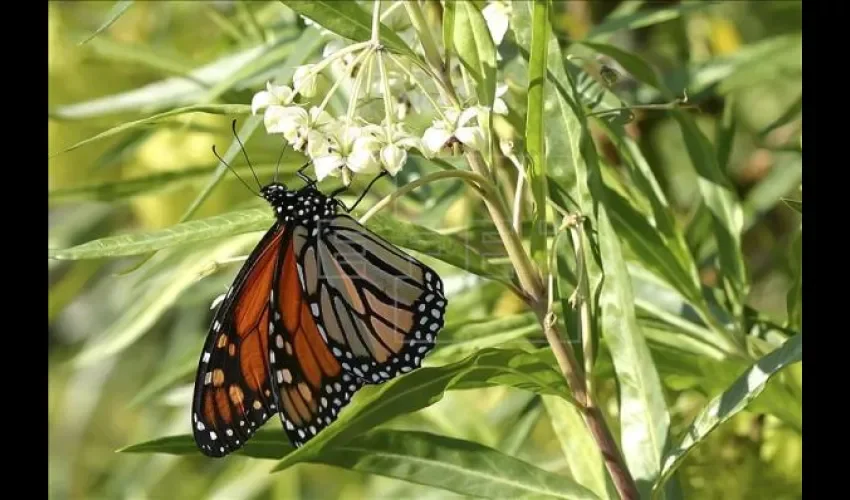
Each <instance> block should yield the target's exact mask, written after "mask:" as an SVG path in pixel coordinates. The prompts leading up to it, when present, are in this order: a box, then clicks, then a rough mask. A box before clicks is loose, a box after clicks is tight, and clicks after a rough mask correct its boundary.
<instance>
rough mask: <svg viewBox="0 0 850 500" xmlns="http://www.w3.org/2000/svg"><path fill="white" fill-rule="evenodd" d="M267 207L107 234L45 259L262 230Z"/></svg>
mask: <svg viewBox="0 0 850 500" xmlns="http://www.w3.org/2000/svg"><path fill="white" fill-rule="evenodd" d="M272 220H273V218H272V215H271V214H270V213H269V211H268V210H261V209H253V210H243V211H239V212H231V213H228V214H225V215H216V216H214V217H209V218H206V219H198V220H193V221H189V222H183V223H181V224H176V225H174V226H171V227H168V228H165V229H159V230H154V231H145V232H138V233H133V234H124V235H120V236H109V237H106V238H101V239H97V240H94V241H89V242H87V243H83V244H82V245H77V246H74V247H71V248H66V249H49V250H48V251H47V255H48V258H50V259H57V260H79V259H97V258H102V257H125V256H128V255H139V254H144V253H147V252H152V251H154V250H161V249H163V248H168V247H171V246H175V245H182V244H186V243H192V242H196V241H203V240H208V239H212V238H221V237H225V236H232V235H235V234H240V233H247V232H251V231H263V230H266V229H268V228H269V227H270V226H271V224H272Z"/></svg>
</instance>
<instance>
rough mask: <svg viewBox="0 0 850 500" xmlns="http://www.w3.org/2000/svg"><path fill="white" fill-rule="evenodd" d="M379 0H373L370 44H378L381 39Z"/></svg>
mask: <svg viewBox="0 0 850 500" xmlns="http://www.w3.org/2000/svg"><path fill="white" fill-rule="evenodd" d="M380 27H381V0H375V3H374V4H373V5H372V45H373V46H374V45H378V44H379V43H381V42H380V40H381V32H380V29H381V28H380Z"/></svg>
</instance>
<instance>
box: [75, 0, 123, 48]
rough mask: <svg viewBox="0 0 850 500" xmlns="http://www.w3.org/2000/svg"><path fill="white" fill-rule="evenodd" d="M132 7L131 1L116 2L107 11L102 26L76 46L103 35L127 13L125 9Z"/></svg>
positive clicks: (121, 0) (119, 0)
mask: <svg viewBox="0 0 850 500" xmlns="http://www.w3.org/2000/svg"><path fill="white" fill-rule="evenodd" d="M132 5H133V0H118V1H117V2H115V5H113V6H112V8H111V9H109V13H108V14H107V15H106V21H104V22H103V24H101V25H100V26H99V27H98V28H97V29H96V30H95V31H94V33H92V34H91V35H89V36H87V37H86V38H85V39H83V40H82V41H81V42H80V43H78V44H77V45H83V44H85V43H86V42H88V41H89V40H91V39H92V38H94V37H96V36H97V35H99V34H101V33H103V32H104V31H106V30H107V29H109V27H110V26H112V24H113V23H114V22H115V21H117V20H118V18H119V17H121V15H122V14H124V13H125V12H127V9H129V8H130V7H131V6H132Z"/></svg>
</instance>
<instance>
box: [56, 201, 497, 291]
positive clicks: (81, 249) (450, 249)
mask: <svg viewBox="0 0 850 500" xmlns="http://www.w3.org/2000/svg"><path fill="white" fill-rule="evenodd" d="M360 212H362V211H360ZM273 222H274V217H273V215H272V214H271V213H270V211H269V210H267V209H259V208H257V209H250V210H242V211H236V212H230V213H227V214H224V215H216V216H213V217H208V218H205V219H198V220H193V221H188V222H181V223H179V224H175V225H173V226H171V227H168V228H165V229H158V230H153V231H145V232H138V233H134V234H124V235H120V236H109V237H106V238H101V239H97V240H94V241H89V242H87V243H83V244H81V245H77V246H74V247H71V248H66V249H48V252H47V253H48V258H50V259H57V260H78V259H96V258H102V257H126V256H128V255H139V254H144V253H148V252H153V251H156V250H161V249H163V248H168V247H172V246H176V245H183V244H187V243H192V242H198V241H204V240H209V239H214V238H223V237H226V236H233V235H237V234H242V233H247V232H252V231H265V230H267V229H268V228H269V227H271V225H272V223H273ZM366 227H367V228H369V229H371V230H372V231H374V232H375V233H377V234H378V235H380V236H383V237H384V238H386V239H387V240H389V241H390V242H392V243H393V244H396V245H398V246H401V247H405V248H408V249H410V250H414V251H417V252H421V253H423V254H426V255H429V256H431V257H433V258H436V259H439V260H442V261H443V262H446V263H448V264H451V265H453V266H457V267H459V268H461V269H464V270H467V271H469V272H472V273H475V274H478V275H480V276H483V277H485V278H490V279H495V280H497V281H501V282H503V283H510V275H509V274H508V270H507V269H508V268H507V267H505V266H502V265H495V264H491V263H490V262H489V261H487V259H486V258H484V256H482V255H481V254H480V253H478V252H476V251H475V250H473V249H471V248H469V247H467V246H466V245H464V244H462V243H461V242H460V241H458V240H456V239H454V238H451V237H449V236H444V235H441V234H439V233H437V232H435V231H432V230H430V229H427V228H424V227H422V226H419V225H417V224H410V223H405V222H401V221H399V220H398V219H396V218H394V217H392V216H391V215H388V214H385V213H378V214H376V215H375V216H373V217H372V218H370V219H369V220H368V221H367V222H366Z"/></svg>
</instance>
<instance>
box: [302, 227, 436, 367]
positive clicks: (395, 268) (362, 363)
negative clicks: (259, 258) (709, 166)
mask: <svg viewBox="0 0 850 500" xmlns="http://www.w3.org/2000/svg"><path fill="white" fill-rule="evenodd" d="M295 251H296V253H297V254H298V255H299V257H300V258H299V262H301V263H302V267H301V268H300V269H299V276H300V278H301V281H302V287H303V289H304V291H305V293H306V296H307V302H309V306H310V311H311V313H312V314H313V316H314V318H315V320H316V323H317V324H318V325H320V327H319V329H320V332H321V334H322V336H323V338H324V339H325V341H326V343H327V344H328V346H329V348H330V350H331V352H332V353H333V354H334V356H335V357H336V358H337V359H339V360H340V364H341V366H342V368H343V370H345V371H347V372H349V373H352V374H354V375H356V377H357V378H358V379H360V380H362V381H363V382H364V383H369V384H378V383H383V382H385V381H387V380H389V379H391V378H393V377H395V376H396V375H398V374H399V373H405V372H408V371H411V370H413V369H414V368H416V367H418V366H420V364H421V362H422V360H423V359H424V357H425V356H426V355H427V354H428V353H429V352H430V351H431V350H432V349H433V348H434V345H435V341H436V335H437V332H438V331H439V330H440V329H441V328H442V326H443V315H444V313H445V307H446V299H445V296H444V295H443V286H442V282H441V280H440V278H439V276H438V275H437V274H436V273H435V272H434V271H433V270H432V269H431V268H429V267H428V266H426V265H424V264H423V263H421V262H419V261H418V260H416V259H414V258H412V257H410V256H408V255H405V254H404V253H402V252H400V251H399V250H397V249H395V248H394V247H393V246H392V245H390V244H389V243H387V242H386V241H384V240H383V239H382V238H380V237H379V236H377V235H376V234H374V233H373V232H371V231H369V230H368V229H366V228H365V227H363V226H362V225H360V224H359V223H358V222H357V221H355V220H354V219H352V218H351V217H349V216H347V215H336V216H334V217H331V218H327V219H325V220H322V221H321V223H320V224H319V226H318V228H317V230H316V237H315V238H307V237H305V238H303V239H300V240H299V239H298V238H296V240H295Z"/></svg>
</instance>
